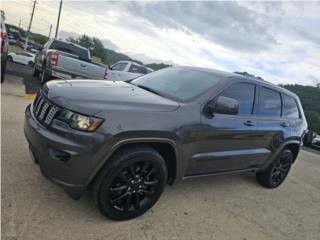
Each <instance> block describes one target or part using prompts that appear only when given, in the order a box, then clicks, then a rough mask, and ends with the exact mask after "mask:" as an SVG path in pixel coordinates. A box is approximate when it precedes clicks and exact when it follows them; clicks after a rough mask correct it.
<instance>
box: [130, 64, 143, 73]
mask: <svg viewBox="0 0 320 240" xmlns="http://www.w3.org/2000/svg"><path fill="white" fill-rule="evenodd" d="M129 72H132V73H141V74H147V70H146V69H145V68H144V67H141V66H137V65H134V64H132V65H131V67H130V69H129Z"/></svg>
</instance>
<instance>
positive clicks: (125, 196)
mask: <svg viewBox="0 0 320 240" xmlns="http://www.w3.org/2000/svg"><path fill="white" fill-rule="evenodd" d="M167 175H168V173H167V167H166V164H165V161H164V159H163V158H162V156H161V155H160V154H159V153H158V152H157V151H155V150H154V149H152V148H150V147H145V146H141V147H134V148H128V149H125V150H124V151H122V152H119V153H116V155H114V156H113V157H112V158H111V159H110V162H109V164H107V166H105V168H104V169H103V170H102V172H101V173H100V174H99V176H98V177H97V179H96V180H95V182H94V185H93V195H94V199H95V203H96V205H97V207H98V208H99V210H100V212H101V213H102V214H103V215H105V216H106V217H108V218H110V219H113V220H128V219H132V218H135V217H137V216H140V215H142V214H143V213H145V212H146V211H148V210H149V209H150V208H151V207H152V206H153V205H154V204H155V203H156V202H157V201H158V199H159V198H160V196H161V194H162V192H163V190H164V188H165V185H166V182H167Z"/></svg>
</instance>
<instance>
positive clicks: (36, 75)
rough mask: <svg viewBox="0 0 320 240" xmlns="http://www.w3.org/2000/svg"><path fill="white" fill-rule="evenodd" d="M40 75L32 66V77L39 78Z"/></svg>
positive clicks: (34, 66)
mask: <svg viewBox="0 0 320 240" xmlns="http://www.w3.org/2000/svg"><path fill="white" fill-rule="evenodd" d="M39 75H40V71H39V70H38V69H37V68H36V65H35V64H34V65H33V72H32V76H34V77H39Z"/></svg>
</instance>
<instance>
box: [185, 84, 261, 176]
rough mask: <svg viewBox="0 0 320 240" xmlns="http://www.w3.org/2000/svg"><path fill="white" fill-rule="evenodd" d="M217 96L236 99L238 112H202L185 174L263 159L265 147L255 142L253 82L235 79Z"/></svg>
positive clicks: (223, 169) (253, 164)
mask: <svg viewBox="0 0 320 240" xmlns="http://www.w3.org/2000/svg"><path fill="white" fill-rule="evenodd" d="M218 96H224V97H229V98H233V99H236V100H238V101H239V114H238V115H228V114H219V113H214V116H212V117H210V116H206V115H204V114H202V116H201V128H200V129H198V130H197V134H196V135H197V138H198V139H197V141H195V144H194V149H193V150H192V151H193V156H192V158H191V161H190V162H189V163H190V164H189V168H188V171H187V175H195V174H211V173H219V172H227V171H237V170H243V169H248V168H255V167H256V166H257V165H259V163H260V162H261V161H262V160H263V159H264V158H265V154H266V150H265V149H261V148H260V146H257V145H256V141H257V139H258V138H259V136H258V135H257V134H256V129H257V126H256V124H257V119H256V117H255V116H254V115H253V113H254V110H255V102H256V85H255V84H252V83H247V82H238V83H235V84H233V85H231V86H229V87H228V88H226V89H225V90H224V91H222V93H220V94H219V95H218ZM216 97H217V96H216ZM210 100H211V99H208V102H209V101H210Z"/></svg>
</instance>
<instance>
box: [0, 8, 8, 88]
mask: <svg viewBox="0 0 320 240" xmlns="http://www.w3.org/2000/svg"><path fill="white" fill-rule="evenodd" d="M0 19H1V20H0V21H1V22H0V41H1V49H0V54H1V83H3V81H4V74H5V72H6V66H7V61H6V60H7V55H8V35H7V30H6V26H5V23H4V16H3V15H2V14H1V17H0Z"/></svg>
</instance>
